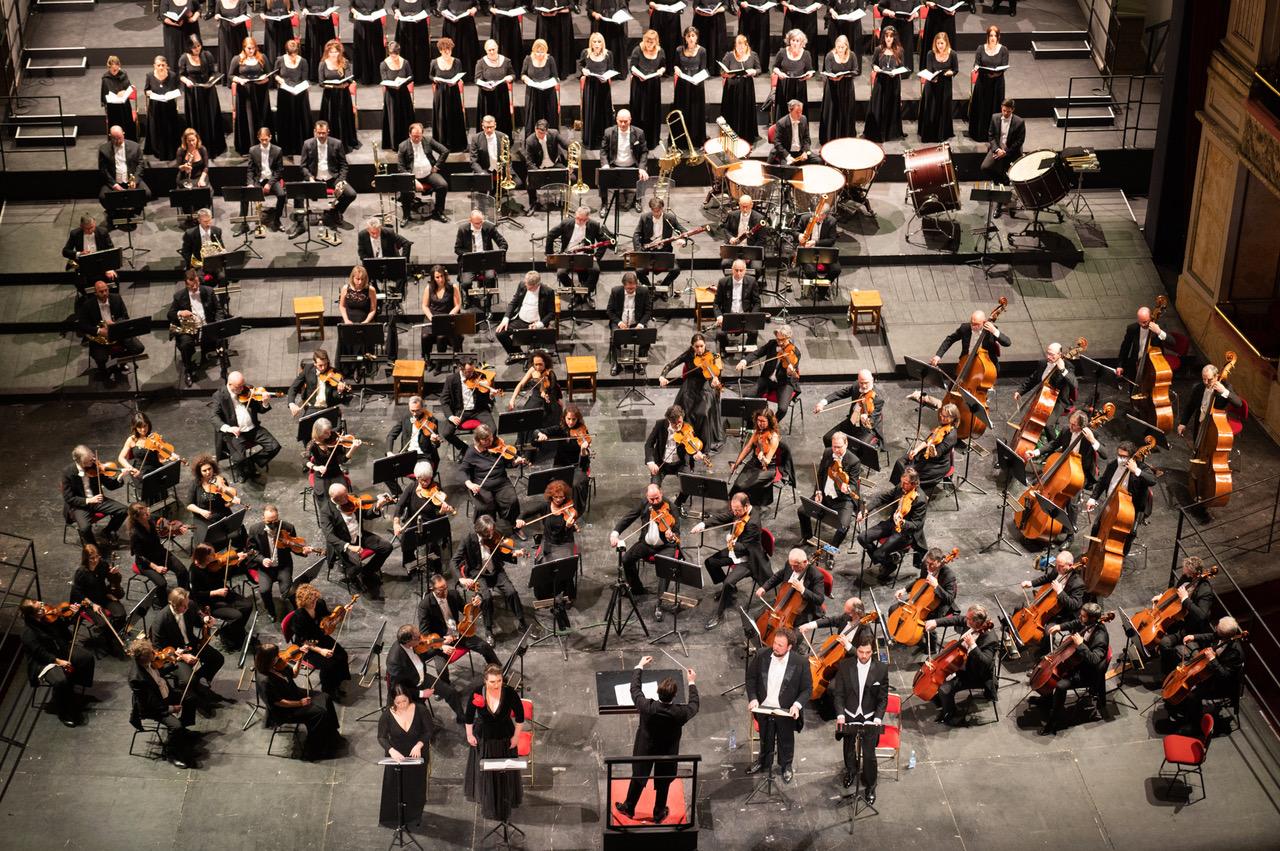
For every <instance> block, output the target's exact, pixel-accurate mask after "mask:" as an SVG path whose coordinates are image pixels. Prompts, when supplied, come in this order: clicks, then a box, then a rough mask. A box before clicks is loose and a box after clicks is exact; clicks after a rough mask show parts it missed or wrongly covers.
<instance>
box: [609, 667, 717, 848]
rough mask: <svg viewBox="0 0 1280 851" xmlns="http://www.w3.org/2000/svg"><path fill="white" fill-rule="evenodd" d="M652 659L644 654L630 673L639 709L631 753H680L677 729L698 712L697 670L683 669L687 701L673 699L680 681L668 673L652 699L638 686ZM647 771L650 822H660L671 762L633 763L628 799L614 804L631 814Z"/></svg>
mask: <svg viewBox="0 0 1280 851" xmlns="http://www.w3.org/2000/svg"><path fill="white" fill-rule="evenodd" d="M652 661H653V657H652V656H645V657H644V658H643V659H641V660H640V663H639V664H638V665H636V667H635V670H634V671H633V672H632V674H631V700H632V702H633V703H635V705H636V709H637V710H638V711H639V713H640V726H639V727H638V728H637V729H636V740H635V744H634V745H632V747H631V755H632V756H674V755H675V754H678V753H680V733H681V731H682V730H683V729H684V725H685V724H686V723H687V722H688V721H689V719H690V718H692V717H693V716H695V715H697V714H698V687H697V686H696V685H694V680H695V678H696V677H697V674H696V673H695V672H694V670H693V668H688V669H686V671H685V675H686V676H687V677H688V678H689V702H688V703H685V704H676V703H673V701H674V700H675V697H676V693H677V692H678V691H679V690H680V685H679V683H677V682H676V681H675V680H674V679H672V678H671V677H667V678H666V679H664V680H663V681H662V682H660V683H658V699H657V700H651V699H649V698H647V697H645V696H644V692H643V690H642V689H641V688H640V672H641V671H643V670H644V669H645V666H647V665H648V664H649V663H650V662H652ZM650 772H652V773H653V791H654V799H653V800H654V803H653V823H654V824H661V823H662V821H663V819H665V818H666V817H667V806H666V802H667V789H668V788H670V786H671V782H672V780H674V779H675V773H676V765H675V763H674V762H669V763H667V762H664V763H659V764H658V765H656V766H655V765H654V763H652V762H636V763H633V768H632V774H631V787H630V788H629V789H628V790H627V799H626V800H625V801H619V802H618V803H615V804H614V805H613V806H614V807H615V808H616V809H617V811H618V812H620V813H622V814H623V815H624V816H626V817H627V818H634V817H635V811H636V804H637V803H639V801H640V795H641V793H643V792H644V787H645V786H647V785H648V783H649V774H650Z"/></svg>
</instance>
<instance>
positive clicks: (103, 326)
mask: <svg viewBox="0 0 1280 851" xmlns="http://www.w3.org/2000/svg"><path fill="white" fill-rule="evenodd" d="M128 318H129V308H127V307H125V304H124V299H122V298H121V297H120V296H119V295H116V294H114V293H112V292H111V288H110V287H109V286H108V285H107V282H106V281H94V283H93V298H86V299H84V300H83V301H81V302H80V304H79V306H78V307H76V331H78V332H79V333H80V335H81V336H82V337H83V338H84V340H85V342H86V344H87V345H88V346H89V357H90V358H91V359H92V360H93V362H94V364H95V366H96V367H97V370H98V372H97V378H98V379H99V380H102V381H110V380H112V377H113V375H114V376H118V377H120V378H123V377H124V367H123V366H122V365H120V364H116V365H115V367H114V368H113V370H112V373H108V372H107V361H108V360H109V359H111V358H126V357H135V356H137V355H140V354H142V351H143V349H142V343H141V342H140V341H139V340H138V338H137V337H130V338H129V339H127V340H120V341H118V342H115V343H108V342H106V340H107V330H108V329H109V328H110V327H111V326H112V325H113V324H115V323H117V322H124V321H126V320H128Z"/></svg>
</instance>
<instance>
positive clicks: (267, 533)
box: [247, 503, 319, 623]
mask: <svg viewBox="0 0 1280 851" xmlns="http://www.w3.org/2000/svg"><path fill="white" fill-rule="evenodd" d="M282 535H288V536H289V537H291V538H293V537H297V535H298V530H297V527H295V526H294V525H293V524H292V523H290V522H289V521H287V520H284V519H281V517H280V510H279V509H278V508H277V507H276V506H274V505H272V504H271V503H267V504H266V505H264V506H263V507H262V520H261V521H259V522H257V523H254V524H253V525H252V526H250V527H249V538H248V544H247V547H248V550H249V566H250V567H251V568H253V569H254V570H256V571H258V596H260V597H261V598H262V604H263V606H264V607H265V608H266V610H267V617H269V618H271V622H272V623H276V622H277V621H281V620H284V616H285V615H287V614H288V613H289V612H291V611H293V609H294V605H293V593H292V592H293V550H292V549H290V548H289V547H282V546H280V545H279V540H280V537H281V536H282ZM317 552H319V550H317ZM277 586H279V588H280V597H279V598H278V599H277V598H276V597H275V593H274V591H275V588H276V587H277Z"/></svg>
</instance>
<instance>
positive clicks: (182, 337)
mask: <svg viewBox="0 0 1280 851" xmlns="http://www.w3.org/2000/svg"><path fill="white" fill-rule="evenodd" d="M221 318H222V313H221V308H220V306H219V305H218V299H217V296H216V295H215V294H214V292H213V287H209V286H205V285H204V284H203V283H202V282H201V280H200V273H199V272H198V271H196V270H195V269H188V270H187V271H186V273H185V280H184V282H183V287H182V289H180V290H178V291H177V292H176V293H174V294H173V301H172V302H170V303H169V313H168V319H169V325H170V330H169V333H170V334H171V335H172V336H173V342H174V344H175V345H176V346H177V347H178V354H179V355H181V357H182V373H183V381H184V382H185V383H186V385H187V386H188V387H190V386H191V385H192V384H193V383H195V378H196V344H197V342H198V343H199V345H200V348H201V349H202V351H204V352H209V351H212V350H214V349H216V348H217V347H218V341H217V340H211V339H207V338H205V337H204V335H203V334H201V333H200V332H199V330H197V332H196V333H195V334H188V333H186V332H185V331H174V330H173V328H174V327H180V326H181V325H182V324H183V322H184V321H186V322H190V321H191V320H194V321H195V324H196V326H197V329H199V328H203V327H204V326H205V325H208V324H209V323H210V322H217V321H218V320H219V319H221Z"/></svg>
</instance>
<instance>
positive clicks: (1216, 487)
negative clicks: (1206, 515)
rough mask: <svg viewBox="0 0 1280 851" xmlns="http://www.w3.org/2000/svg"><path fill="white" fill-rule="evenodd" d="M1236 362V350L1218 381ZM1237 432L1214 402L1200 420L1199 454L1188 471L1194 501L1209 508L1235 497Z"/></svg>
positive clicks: (1228, 357) (1225, 378)
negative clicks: (1233, 477)
mask: <svg viewBox="0 0 1280 851" xmlns="http://www.w3.org/2000/svg"><path fill="white" fill-rule="evenodd" d="M1235 366H1236V353H1235V352H1227V362H1226V363H1225V364H1224V365H1223V367H1222V372H1220V373H1219V374H1218V381H1219V382H1222V381H1226V380H1227V376H1228V375H1230V374H1231V370H1233V369H1235ZM1233 443H1235V433H1234V432H1233V431H1231V422H1230V421H1229V420H1228V419H1227V412H1226V410H1225V409H1220V408H1218V407H1216V406H1215V405H1210V406H1209V410H1208V412H1207V413H1206V414H1205V416H1204V417H1202V418H1201V420H1200V429H1199V431H1198V432H1197V433H1196V442H1195V452H1196V454H1195V457H1194V458H1192V459H1191V466H1190V469H1189V470H1188V471H1187V483H1188V485H1189V486H1190V490H1191V499H1192V501H1193V502H1197V503H1200V504H1201V505H1202V506H1203V507H1205V508H1221V507H1223V506H1224V505H1226V504H1227V502H1228V501H1230V499H1231V465H1230V463H1229V462H1230V459H1231V447H1232V444H1233Z"/></svg>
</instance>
